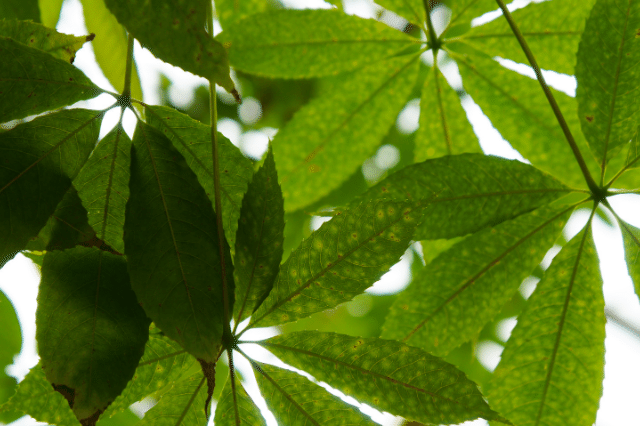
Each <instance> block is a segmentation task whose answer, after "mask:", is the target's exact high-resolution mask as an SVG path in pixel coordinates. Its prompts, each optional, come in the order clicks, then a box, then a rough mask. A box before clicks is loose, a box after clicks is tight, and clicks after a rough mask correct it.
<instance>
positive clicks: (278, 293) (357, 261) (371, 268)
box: [249, 201, 426, 327]
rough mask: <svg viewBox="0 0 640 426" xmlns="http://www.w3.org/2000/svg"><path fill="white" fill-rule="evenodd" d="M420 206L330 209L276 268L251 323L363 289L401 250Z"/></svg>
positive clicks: (330, 303)
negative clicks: (331, 212) (327, 217)
mask: <svg viewBox="0 0 640 426" xmlns="http://www.w3.org/2000/svg"><path fill="white" fill-rule="evenodd" d="M425 204H426V203H425ZM423 206H424V205H423ZM423 206H419V205H418V204H417V203H408V202H403V203H399V202H398V203H397V202H393V201H378V202H372V203H363V204H361V205H359V206H356V207H353V208H351V209H348V210H345V211H337V212H334V213H335V216H334V217H333V219H331V220H330V221H329V222H326V223H324V224H323V225H322V226H321V227H320V229H318V230H317V231H315V232H313V233H312V234H311V235H310V236H309V238H308V239H306V240H304V241H303V242H302V244H300V246H298V248H297V249H295V250H294V251H293V252H292V253H291V255H289V258H288V259H287V261H286V262H285V263H284V264H283V265H282V266H281V267H280V273H279V274H278V277H277V278H276V281H275V283H274V285H273V290H271V293H269V296H268V297H267V299H266V300H265V301H264V303H263V304H262V305H261V306H260V308H258V310H257V311H256V312H255V314H254V315H253V319H252V321H251V324H249V327H252V326H255V325H256V324H260V325H261V326H262V327H266V326H269V325H276V324H281V323H285V322H289V321H295V320H297V319H300V318H304V317H306V316H309V315H311V314H313V313H316V312H320V311H323V310H325V309H329V308H333V307H335V306H337V305H339V304H340V303H342V302H346V301H349V300H351V299H353V297H354V296H356V295H358V294H360V293H362V292H363V291H364V290H365V289H367V288H368V287H370V286H371V285H372V284H373V283H374V282H376V281H377V280H378V279H379V278H380V277H381V276H382V275H383V274H384V273H385V272H387V271H388V270H389V268H390V267H391V266H392V265H393V264H395V263H396V262H397V261H398V259H399V258H400V256H401V255H402V254H403V253H404V252H405V250H406V249H407V247H408V246H409V244H410V242H411V239H412V237H413V231H414V229H415V228H416V225H417V224H418V223H419V221H420V219H421V216H422V214H421V213H422V207H423Z"/></svg>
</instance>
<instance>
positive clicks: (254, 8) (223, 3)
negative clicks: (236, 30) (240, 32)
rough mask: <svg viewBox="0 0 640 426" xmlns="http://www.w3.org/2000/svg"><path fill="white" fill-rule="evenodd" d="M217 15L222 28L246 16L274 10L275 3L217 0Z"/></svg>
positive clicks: (253, 0) (258, 0)
mask: <svg viewBox="0 0 640 426" xmlns="http://www.w3.org/2000/svg"><path fill="white" fill-rule="evenodd" d="M215 4H216V15H217V17H218V20H219V21H220V25H221V26H222V28H227V26H229V25H230V24H231V23H232V22H235V21H238V20H240V19H242V18H244V17H246V16H249V15H253V14H255V13H261V12H264V11H266V10H268V9H271V8H273V5H274V4H275V3H271V2H269V1H264V0H215Z"/></svg>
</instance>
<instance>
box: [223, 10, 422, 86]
mask: <svg viewBox="0 0 640 426" xmlns="http://www.w3.org/2000/svg"><path fill="white" fill-rule="evenodd" d="M217 39H218V40H219V41H220V42H221V43H223V44H224V46H225V47H226V48H227V50H228V52H229V61H230V62H231V65H233V66H234V68H236V69H238V70H240V71H244V72H247V73H250V74H255V75H259V76H264V77H275V78H313V77H325V76H329V75H336V74H339V73H342V72H345V71H352V70H355V69H358V68H360V67H362V66H364V65H367V64H371V63H375V62H378V61H380V60H382V59H384V58H387V57H389V56H392V55H394V54H396V53H399V52H401V51H403V50H405V49H407V48H409V47H412V46H417V45H418V44H419V43H421V42H420V40H418V39H416V38H413V37H410V36H408V35H406V34H404V33H402V32H400V31H397V30H394V29H392V28H390V27H388V26H386V25H384V24H383V23H382V22H378V21H375V20H372V19H362V18H359V17H356V16H351V15H345V14H344V13H342V12H339V11H337V10H276V11H271V12H266V13H260V14H256V15H251V16H248V17H247V18H245V19H243V20H241V21H239V22H236V23H233V24H231V25H230V26H229V27H228V28H227V29H225V31H224V32H222V33H221V34H220V35H219V36H218V37H217ZM353 90H354V91H355V90H357V89H353Z"/></svg>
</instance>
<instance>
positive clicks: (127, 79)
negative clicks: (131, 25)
mask: <svg viewBox="0 0 640 426" xmlns="http://www.w3.org/2000/svg"><path fill="white" fill-rule="evenodd" d="M132 70H133V35H132V34H131V33H129V36H128V38H127V65H126V68H125V72H124V90H123V91H122V95H123V96H129V97H131V71H132Z"/></svg>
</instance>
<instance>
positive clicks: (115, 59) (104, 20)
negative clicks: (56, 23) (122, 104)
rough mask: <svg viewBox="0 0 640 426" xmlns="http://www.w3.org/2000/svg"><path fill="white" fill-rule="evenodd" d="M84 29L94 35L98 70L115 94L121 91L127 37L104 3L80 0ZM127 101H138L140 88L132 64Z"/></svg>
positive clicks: (94, 49)
mask: <svg viewBox="0 0 640 426" xmlns="http://www.w3.org/2000/svg"><path fill="white" fill-rule="evenodd" d="M81 3H82V11H83V14H84V22H85V25H86V26H87V29H88V30H89V31H90V32H92V33H95V34H96V38H95V39H94V40H93V41H92V42H91V46H92V47H93V53H95V55H96V61H97V62H98V65H100V69H101V70H102V72H103V73H104V76H105V77H107V80H109V83H111V85H112V86H113V87H114V88H115V89H116V91H117V92H118V93H122V92H123V91H124V75H125V70H126V67H125V64H126V62H127V34H126V33H125V31H124V28H122V26H121V25H120V24H119V23H118V20H117V19H116V17H115V16H113V14H112V13H111V12H110V11H109V9H107V6H106V5H105V4H104V0H81ZM131 98H133V99H138V100H142V88H141V87H140V79H139V78H138V71H137V69H136V64H135V61H134V63H133V64H132V70H131Z"/></svg>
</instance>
